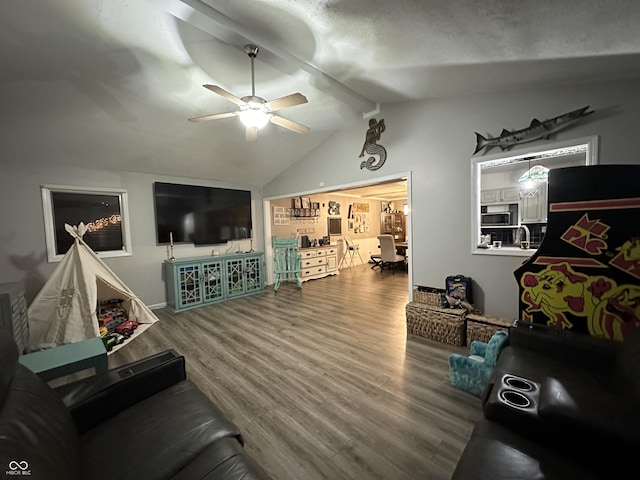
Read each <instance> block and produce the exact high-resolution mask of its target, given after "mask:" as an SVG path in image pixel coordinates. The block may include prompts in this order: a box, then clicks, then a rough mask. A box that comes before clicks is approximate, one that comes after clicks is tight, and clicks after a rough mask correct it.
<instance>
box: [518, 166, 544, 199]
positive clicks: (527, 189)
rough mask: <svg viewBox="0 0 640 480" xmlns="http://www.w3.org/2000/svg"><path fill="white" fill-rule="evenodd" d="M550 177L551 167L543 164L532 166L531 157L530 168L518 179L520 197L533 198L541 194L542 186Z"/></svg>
mask: <svg viewBox="0 0 640 480" xmlns="http://www.w3.org/2000/svg"><path fill="white" fill-rule="evenodd" d="M548 178H549V169H548V168H547V167H545V166H543V165H534V166H533V167H532V166H531V158H529V168H528V170H527V171H526V172H524V173H523V174H522V175H521V176H520V178H519V179H518V184H519V185H520V198H533V197H538V196H539V195H540V186H541V185H543V184H544V183H545V182H546V181H547V179H548Z"/></svg>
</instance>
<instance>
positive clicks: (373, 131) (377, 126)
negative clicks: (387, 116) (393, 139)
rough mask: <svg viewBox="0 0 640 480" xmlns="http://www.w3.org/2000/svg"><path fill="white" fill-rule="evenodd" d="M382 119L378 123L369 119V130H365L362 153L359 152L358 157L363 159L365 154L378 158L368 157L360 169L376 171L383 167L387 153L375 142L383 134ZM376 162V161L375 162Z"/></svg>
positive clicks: (373, 119)
mask: <svg viewBox="0 0 640 480" xmlns="http://www.w3.org/2000/svg"><path fill="white" fill-rule="evenodd" d="M384 129H385V125H384V118H382V119H380V121H379V122H378V121H376V119H375V118H371V119H369V129H368V130H367V134H366V137H365V140H364V144H363V145H362V151H361V152H360V155H359V156H360V157H364V154H365V152H367V153H368V154H369V155H378V156H379V158H378V159H376V157H369V158H367V159H366V160H365V161H363V162H361V163H360V169H363V168H367V169H368V170H378V169H379V168H380V167H382V165H384V162H385V160H386V159H387V151H386V150H385V148H384V147H383V146H382V145H378V144H377V143H376V142H377V141H378V140H380V135H381V134H382V132H384ZM376 160H378V161H377V162H376Z"/></svg>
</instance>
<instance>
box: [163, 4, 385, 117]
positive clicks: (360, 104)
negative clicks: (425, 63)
mask: <svg viewBox="0 0 640 480" xmlns="http://www.w3.org/2000/svg"><path fill="white" fill-rule="evenodd" d="M153 4H154V5H161V6H162V8H163V9H164V10H165V11H166V12H168V13H169V14H171V15H173V16H174V17H176V18H179V19H180V20H182V21H184V22H186V23H189V24H190V25H192V26H194V27H196V28H198V29H200V30H202V31H203V32H205V33H207V34H209V35H211V36H213V37H215V38H217V39H219V40H222V41H225V43H227V42H226V39H228V38H229V37H232V38H233V37H238V36H240V37H242V38H244V39H245V42H246V43H252V44H255V45H258V46H259V47H260V50H261V55H262V54H263V52H265V51H266V52H269V53H271V54H272V55H273V56H275V57H277V58H279V59H280V60H281V61H283V62H284V64H285V65H287V66H288V67H289V68H291V67H293V68H295V69H299V70H302V71H304V72H306V73H308V74H309V75H310V76H311V77H312V78H313V81H314V83H313V87H314V88H316V89H318V90H320V91H322V92H325V93H326V94H328V95H331V96H332V97H334V98H335V99H337V100H340V101H342V102H344V103H346V104H347V105H350V106H351V107H352V108H354V109H355V110H356V111H360V112H363V117H364V116H365V115H367V116H368V115H369V114H370V113H371V112H379V109H380V106H379V104H378V103H376V102H374V101H373V100H370V99H369V98H366V97H364V96H363V95H360V94H359V93H358V92H356V91H355V90H352V89H351V88H349V87H347V86H346V85H344V84H343V83H340V82H339V81H337V80H336V79H335V78H333V77H331V76H329V75H327V74H326V73H324V72H322V71H321V70H320V69H319V68H317V67H315V66H314V65H312V64H310V63H309V62H307V61H305V60H303V59H301V58H300V57H298V56H297V55H295V54H293V53H292V52H290V51H289V50H288V49H287V48H286V47H285V46H284V45H282V44H281V43H280V42H278V41H277V40H274V39H272V38H267V36H266V35H263V34H260V33H259V32H256V31H253V30H251V29H250V28H248V27H247V26H245V25H242V24H240V23H238V22H236V21H235V20H233V19H232V18H230V17H228V16H226V15H225V14H223V13H222V12H220V11H219V10H216V9H215V8H213V7H211V6H209V5H206V4H205V3H203V2H202V1H200V0H165V1H162V2H155V1H154V2H153ZM243 47H244V45H243Z"/></svg>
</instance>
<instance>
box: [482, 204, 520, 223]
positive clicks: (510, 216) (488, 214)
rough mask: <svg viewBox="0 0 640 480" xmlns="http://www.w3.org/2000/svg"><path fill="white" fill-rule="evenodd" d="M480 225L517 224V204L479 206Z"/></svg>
mask: <svg viewBox="0 0 640 480" xmlns="http://www.w3.org/2000/svg"><path fill="white" fill-rule="evenodd" d="M480 218H481V220H480V226H481V227H499V226H508V225H517V224H518V204H517V203H509V204H503V205H483V206H481V207H480Z"/></svg>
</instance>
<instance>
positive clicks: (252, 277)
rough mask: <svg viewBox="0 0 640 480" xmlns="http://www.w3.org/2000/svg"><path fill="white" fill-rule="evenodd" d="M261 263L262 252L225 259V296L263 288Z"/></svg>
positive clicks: (243, 293)
mask: <svg viewBox="0 0 640 480" xmlns="http://www.w3.org/2000/svg"><path fill="white" fill-rule="evenodd" d="M262 263H263V257H262V254H259V255H249V256H243V257H242V258H230V259H227V260H225V265H226V269H225V270H226V273H227V284H226V286H227V297H236V296H239V295H245V294H247V293H252V292H256V291H258V290H262V289H263V288H264V280H263V278H262V277H263V268H262Z"/></svg>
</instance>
